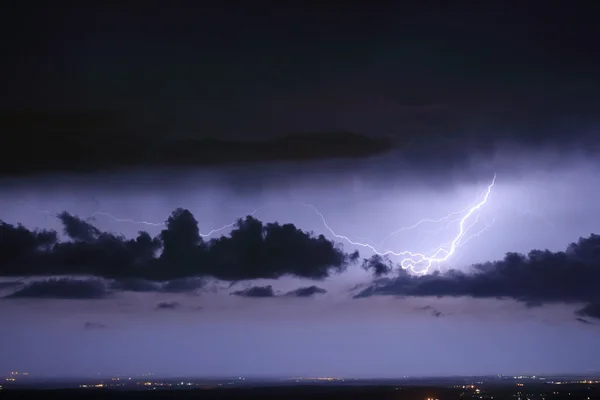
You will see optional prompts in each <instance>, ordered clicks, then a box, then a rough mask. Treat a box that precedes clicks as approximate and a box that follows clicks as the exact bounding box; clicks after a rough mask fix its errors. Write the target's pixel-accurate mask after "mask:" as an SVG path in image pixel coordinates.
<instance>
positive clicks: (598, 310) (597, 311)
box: [577, 301, 600, 319]
mask: <svg viewBox="0 0 600 400" xmlns="http://www.w3.org/2000/svg"><path fill="white" fill-rule="evenodd" d="M577 314H578V315H581V316H582V317H592V318H598V319H600V301H595V302H593V303H589V304H587V305H586V306H585V307H583V308H582V309H581V310H578V311H577Z"/></svg>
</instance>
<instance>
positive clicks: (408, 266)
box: [40, 174, 496, 274]
mask: <svg viewBox="0 0 600 400" xmlns="http://www.w3.org/2000/svg"><path fill="white" fill-rule="evenodd" d="M495 183H496V175H495V174H494V177H493V179H492V182H491V183H490V184H489V185H488V186H487V189H486V190H485V191H484V192H483V193H482V194H480V195H479V196H478V199H477V200H475V201H474V202H473V203H471V204H470V205H469V206H468V207H465V208H464V209H462V210H460V211H455V212H452V213H450V214H448V215H446V216H444V217H442V218H439V219H423V220H421V221H418V222H417V223H415V224H413V225H410V226H407V227H403V228H400V229H398V230H396V231H394V232H392V233H390V234H389V235H387V236H386V237H385V238H384V239H383V241H382V242H381V244H380V245H379V248H382V247H383V246H384V245H385V243H386V241H387V240H389V239H390V238H391V237H392V236H394V235H396V234H398V233H400V232H403V231H408V230H412V229H416V228H418V227H419V226H421V225H423V224H425V223H437V224H440V223H443V226H442V227H440V228H438V229H436V230H432V231H429V233H431V234H437V233H439V232H440V231H441V230H443V229H445V228H446V227H447V226H449V225H450V224H451V223H454V222H458V232H457V233H456V235H455V236H454V238H453V239H452V241H450V242H447V243H444V244H442V245H440V246H438V247H436V248H434V249H432V250H430V251H427V252H425V253H416V252H412V251H409V250H402V251H393V250H385V251H381V250H378V248H377V247H375V246H374V245H372V244H370V243H367V242H358V241H355V240H352V239H350V238H349V237H348V236H344V235H340V234H338V233H336V232H335V231H334V230H333V229H332V228H331V227H330V226H329V224H328V223H327V220H326V219H325V216H324V215H323V213H321V212H320V211H319V210H318V209H317V208H316V207H315V206H314V205H311V204H305V203H301V204H302V205H303V206H305V207H309V208H310V209H312V210H313V211H314V212H315V213H316V214H317V215H318V216H319V217H320V218H321V220H322V222H323V225H324V227H325V228H326V229H327V230H328V231H329V232H330V233H331V234H332V235H333V236H334V237H335V238H337V239H342V240H344V241H346V242H348V243H350V244H352V245H354V246H358V247H363V248H367V249H369V250H371V251H372V252H373V253H375V254H378V255H380V256H396V257H402V258H401V260H400V263H399V265H400V266H401V267H402V268H403V269H405V270H409V271H411V272H413V273H415V274H427V273H428V272H429V271H430V269H431V268H432V266H434V265H436V266H439V264H440V263H442V262H444V261H446V260H448V259H449V258H450V257H451V256H452V255H453V254H454V252H455V251H456V249H458V248H460V247H462V246H464V245H465V244H467V242H469V241H470V240H471V239H473V238H475V237H478V236H479V235H481V234H482V233H483V232H485V231H486V230H488V229H489V228H490V227H491V226H492V225H493V223H494V222H495V219H494V220H493V221H492V222H491V223H485V224H484V225H485V226H484V227H483V228H482V229H481V230H479V231H476V232H471V230H472V228H474V226H475V225H477V224H478V222H479V214H478V213H477V212H478V211H479V210H480V209H481V208H482V207H483V206H484V205H485V204H486V203H487V201H488V199H489V197H490V194H491V192H492V188H493V187H494V185H495ZM261 208H263V207H259V208H257V209H255V210H254V211H252V213H250V214H249V215H250V216H254V215H255V214H256V213H257V212H258V211H259V210H260V209H261ZM40 212H43V213H45V214H47V215H52V216H54V217H56V215H55V214H53V213H50V212H48V211H45V210H40ZM460 215H462V217H460ZM96 216H103V217H108V218H110V219H112V220H113V221H115V222H119V223H131V224H139V225H147V226H153V227H161V226H165V222H151V221H136V220H133V219H130V218H118V217H116V216H114V215H113V214H110V213H108V212H101V211H95V212H93V213H92V214H91V215H90V216H88V217H87V218H94V217H96ZM236 223H237V220H236V221H234V222H232V223H230V224H227V225H223V226H221V227H220V228H216V229H213V230H211V231H209V232H207V233H200V236H202V237H205V238H206V237H210V236H212V235H214V234H215V233H217V232H220V231H223V230H225V229H230V228H233V227H234V226H235V224H236Z"/></svg>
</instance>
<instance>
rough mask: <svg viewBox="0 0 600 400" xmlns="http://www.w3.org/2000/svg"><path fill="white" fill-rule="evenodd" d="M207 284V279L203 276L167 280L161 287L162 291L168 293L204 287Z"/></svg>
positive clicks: (190, 290)
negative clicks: (202, 277)
mask: <svg viewBox="0 0 600 400" xmlns="http://www.w3.org/2000/svg"><path fill="white" fill-rule="evenodd" d="M205 285H206V280H204V279H201V278H183V279H174V280H172V281H168V282H165V283H164V284H163V285H162V287H161V291H163V292H167V293H185V292H192V291H194V290H196V289H200V288H203V287H204V286H205Z"/></svg>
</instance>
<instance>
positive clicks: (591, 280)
mask: <svg viewBox="0 0 600 400" xmlns="http://www.w3.org/2000/svg"><path fill="white" fill-rule="evenodd" d="M58 217H59V219H60V220H61V221H62V223H63V228H64V233H65V235H66V236H67V237H68V239H69V240H67V241H60V240H59V239H58V234H57V233H56V232H54V231H43V230H42V231H37V230H36V231H30V230H28V229H26V228H25V227H23V226H20V225H18V226H13V225H9V224H6V223H1V225H0V229H2V235H3V236H2V240H1V241H0V276H52V275H71V276H72V275H80V276H88V277H89V276H94V277H95V278H94V279H86V280H82V279H71V278H69V279H66V278H63V279H49V280H46V281H36V282H32V283H29V284H26V285H22V286H21V287H19V288H18V290H16V291H15V292H13V293H12V294H10V295H9V296H8V297H10V298H23V297H27V298H66V299H99V298H103V297H106V296H107V295H108V294H110V293H112V292H115V291H134V292H161V293H185V292H191V291H194V290H196V289H200V288H203V287H204V285H205V284H206V282H207V279H208V278H216V279H218V280H225V281H230V282H232V283H235V282H237V281H244V280H253V279H259V278H265V279H278V278H281V277H283V276H296V277H301V278H310V279H316V280H321V279H324V278H327V277H329V276H331V275H333V274H337V273H341V272H343V271H344V270H345V269H346V268H347V267H348V266H350V265H352V264H357V263H358V261H359V254H358V252H354V253H347V252H345V251H344V250H343V248H342V247H341V245H339V244H336V243H334V242H332V241H330V240H328V239H326V238H325V237H324V236H322V235H319V236H315V235H313V234H311V233H307V232H303V231H301V230H299V229H297V228H296V227H295V226H294V225H292V224H283V225H280V224H277V223H273V224H263V223H262V222H261V221H259V220H257V219H255V218H253V217H246V218H245V219H240V220H239V221H238V222H237V225H236V226H235V228H234V229H233V230H232V231H231V233H230V234H229V235H228V236H221V237H219V238H216V239H210V240H204V239H203V238H202V237H201V236H200V234H199V231H198V224H197V221H196V220H195V218H194V216H193V215H192V214H191V213H190V212H189V211H187V210H183V209H177V210H175V211H174V212H173V213H172V214H171V216H170V217H169V218H168V219H167V221H166V224H165V229H164V230H163V231H162V232H161V233H160V234H159V235H158V236H157V237H154V238H153V237H151V236H150V235H149V234H148V233H146V232H140V233H139V235H138V237H137V238H135V239H126V238H124V237H120V236H115V235H113V234H110V233H106V232H101V231H100V230H99V229H97V228H96V227H94V226H93V225H91V224H90V223H89V222H87V221H84V220H82V219H80V218H78V217H77V216H73V215H71V214H69V213H67V212H63V213H61V214H60V215H59V216H58ZM361 266H362V268H363V269H365V270H366V271H370V272H372V274H373V281H372V282H371V283H370V284H368V285H367V286H366V287H365V286H362V288H361V289H355V290H354V291H352V292H351V294H352V295H353V297H354V298H356V299H360V298H365V297H370V296H386V295H388V296H389V295H392V296H414V297H473V298H492V299H493V298H508V299H514V300H516V301H519V302H523V303H525V304H526V305H527V306H529V307H535V306H540V305H543V304H547V303H563V304H574V305H577V304H583V307H581V308H580V309H579V310H578V311H577V317H578V318H580V319H584V318H597V319H600V292H599V291H598V290H597V289H598V285H599V283H600V235H596V234H593V235H591V236H589V237H587V238H580V239H579V240H578V241H577V242H575V243H571V244H569V245H568V246H567V248H566V250H565V251H560V252H551V251H548V250H532V251H530V252H529V253H528V254H519V253H507V254H506V256H505V257H504V258H503V259H502V260H499V261H493V262H492V261H491V262H486V263H482V264H476V265H473V266H471V268H470V269H468V270H466V271H458V270H450V271H448V272H445V273H441V272H435V273H432V274H429V275H424V276H416V275H412V274H410V273H408V272H407V271H405V270H403V269H402V268H399V267H398V266H397V265H395V264H394V261H393V260H391V259H389V258H386V257H381V256H377V255H375V256H372V257H370V258H367V259H363V260H362V264H361ZM99 278H106V279H108V281H103V280H101V279H99ZM107 282H108V283H107ZM230 287H231V286H230ZM356 290H360V291H359V292H358V293H357V292H356ZM321 293H325V289H322V288H320V287H317V286H314V285H313V286H308V287H302V288H299V289H296V290H292V291H289V292H285V293H278V292H276V291H275V290H274V289H273V287H272V286H252V287H249V288H247V289H244V290H237V291H233V292H232V293H231V294H233V295H236V296H242V297H263V298H272V297H312V296H314V295H317V294H321ZM158 308H168V307H166V306H164V305H163V306H158ZM171 308H174V307H171Z"/></svg>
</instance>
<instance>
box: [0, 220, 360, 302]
mask: <svg viewBox="0 0 600 400" xmlns="http://www.w3.org/2000/svg"><path fill="white" fill-rule="evenodd" d="M59 218H60V220H61V221H62V223H63V227H64V232H65V234H66V235H67V236H68V238H69V239H70V240H69V241H59V240H58V235H57V234H56V232H54V231H44V230H42V231H38V230H34V231H30V230H28V229H26V228H25V227H23V226H20V225H17V226H13V225H10V224H6V223H3V222H0V224H1V225H0V229H2V240H1V241H0V276H32V275H41V276H44V275H70V276H72V275H94V276H97V277H103V278H109V279H114V280H115V282H114V283H113V284H112V288H113V289H117V290H131V291H146V292H147V291H166V292H181V291H189V290H194V289H197V288H200V287H202V285H203V284H204V283H203V280H202V279H199V278H198V277H214V278H217V279H222V280H232V281H237V280H248V279H256V278H273V279H276V278H279V277H281V276H284V275H293V276H298V277H304V278H311V279H323V278H326V277H328V276H330V275H331V274H332V273H336V272H341V271H343V270H344V269H345V268H346V267H347V266H348V265H349V264H350V263H352V262H354V261H356V260H357V259H358V253H357V252H355V253H352V254H346V253H344V252H343V250H342V249H341V246H339V245H338V244H336V243H334V242H332V241H329V240H327V239H326V238H325V237H324V236H323V235H319V236H314V235H312V234H310V233H306V232H303V231H301V230H299V229H297V228H296V227H295V226H294V225H293V224H283V225H280V224H277V223H269V224H263V223H262V222H261V221H259V220H257V219H255V218H253V217H250V216H248V217H246V218H245V219H240V220H238V222H237V224H236V226H235V227H234V229H233V230H232V231H231V233H230V235H229V236H222V237H219V238H214V239H210V240H208V241H206V240H204V239H203V238H202V237H201V236H200V232H199V230H198V222H197V221H196V219H195V218H194V216H193V215H192V214H191V213H190V212H189V211H187V210H183V209H177V210H175V211H174V212H173V213H172V215H171V216H170V217H169V218H168V220H167V221H166V224H165V227H166V228H165V229H164V230H163V231H162V232H161V233H160V234H159V235H158V237H155V238H152V237H151V236H150V235H149V234H148V233H146V232H139V234H138V236H137V237H136V238H135V239H126V238H124V237H121V236H116V235H113V234H111V233H106V232H100V231H99V230H98V229H97V228H95V227H94V226H92V225H91V224H90V223H88V222H86V221H82V220H81V219H80V218H78V217H76V216H73V215H70V214H68V213H67V212H63V213H62V214H60V215H59ZM149 281H155V282H157V281H170V282H169V283H167V284H166V285H164V286H158V285H157V284H156V283H152V282H149Z"/></svg>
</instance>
